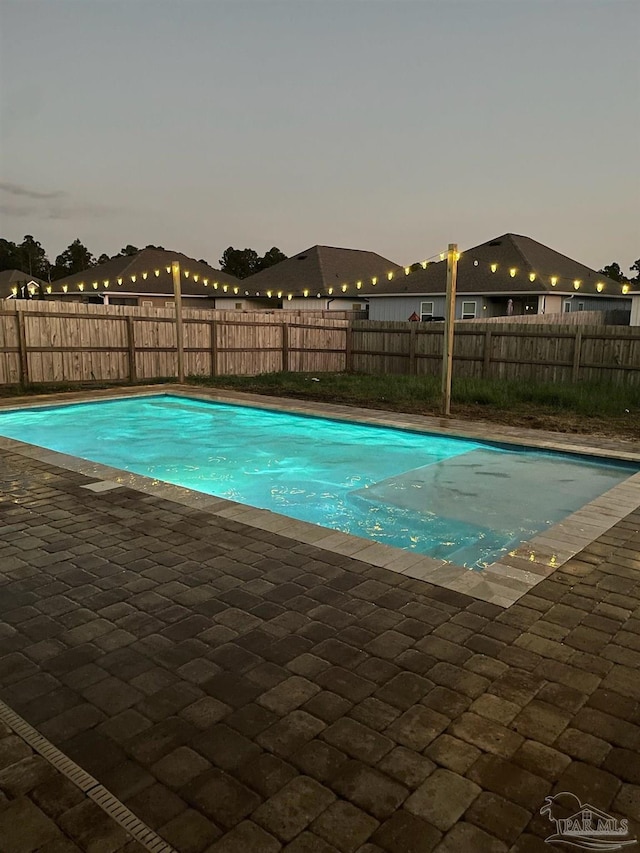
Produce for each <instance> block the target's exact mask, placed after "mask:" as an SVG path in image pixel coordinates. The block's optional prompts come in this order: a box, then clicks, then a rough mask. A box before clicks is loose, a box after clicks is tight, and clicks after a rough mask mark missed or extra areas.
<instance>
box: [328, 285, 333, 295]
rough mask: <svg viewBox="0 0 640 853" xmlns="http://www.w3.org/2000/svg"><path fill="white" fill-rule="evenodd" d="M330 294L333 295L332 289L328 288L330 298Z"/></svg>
mask: <svg viewBox="0 0 640 853" xmlns="http://www.w3.org/2000/svg"><path fill="white" fill-rule="evenodd" d="M332 293H333V288H332V287H330V288H329V296H331V294H332Z"/></svg>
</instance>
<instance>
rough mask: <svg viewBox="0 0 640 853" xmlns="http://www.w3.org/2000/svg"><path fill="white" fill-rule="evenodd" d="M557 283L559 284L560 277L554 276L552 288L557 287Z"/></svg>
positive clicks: (552, 277)
mask: <svg viewBox="0 0 640 853" xmlns="http://www.w3.org/2000/svg"><path fill="white" fill-rule="evenodd" d="M557 283H558V276H557V275H552V276H551V287H555V286H556V284H557Z"/></svg>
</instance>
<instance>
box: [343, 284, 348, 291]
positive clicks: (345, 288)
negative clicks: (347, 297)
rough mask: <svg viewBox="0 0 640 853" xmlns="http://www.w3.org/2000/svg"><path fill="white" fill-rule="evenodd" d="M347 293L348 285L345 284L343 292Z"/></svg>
mask: <svg viewBox="0 0 640 853" xmlns="http://www.w3.org/2000/svg"><path fill="white" fill-rule="evenodd" d="M346 291H347V285H346V284H343V285H342V292H343V293H346Z"/></svg>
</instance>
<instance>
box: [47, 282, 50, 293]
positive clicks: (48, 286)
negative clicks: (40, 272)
mask: <svg viewBox="0 0 640 853" xmlns="http://www.w3.org/2000/svg"><path fill="white" fill-rule="evenodd" d="M47 293H51V285H50V284H48V285H47Z"/></svg>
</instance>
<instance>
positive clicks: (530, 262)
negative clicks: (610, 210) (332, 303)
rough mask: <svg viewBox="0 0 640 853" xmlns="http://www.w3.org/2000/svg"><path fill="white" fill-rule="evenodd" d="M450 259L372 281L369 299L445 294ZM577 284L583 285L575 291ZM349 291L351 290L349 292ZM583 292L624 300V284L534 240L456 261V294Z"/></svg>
mask: <svg viewBox="0 0 640 853" xmlns="http://www.w3.org/2000/svg"><path fill="white" fill-rule="evenodd" d="M446 279H447V262H446V260H443V261H438V262H436V263H431V264H429V265H428V266H427V267H426V269H418V270H416V271H414V272H411V273H409V274H408V275H405V274H404V270H403V271H402V274H401V276H400V277H397V276H395V275H394V277H393V279H392V280H391V281H388V280H387V279H386V278H384V279H383V280H382V281H379V282H378V283H377V284H376V285H375V286H374V285H372V284H371V281H370V280H369V281H368V282H367V284H366V287H363V293H365V294H366V295H367V296H387V295H391V294H393V295H400V294H429V295H431V294H442V293H445V292H446ZM576 282H579V284H578V285H577V287H576V284H575V283H576ZM350 290H351V288H350ZM576 290H579V291H580V293H587V294H596V295H600V294H602V295H606V296H622V295H623V290H622V284H621V283H620V282H617V281H614V280H613V279H610V278H608V277H607V276H605V275H602V274H601V273H598V272H596V271H595V270H592V269H590V268H589V267H587V266H585V265H584V264H581V263H580V262H579V261H574V260H572V259H571V258H568V257H567V256H566V255H562V254H561V253H560V252H556V251H555V250H554V249H550V248H549V247H548V246H544V245H543V244H542V243H538V242H537V241H536V240H532V239H531V238H530V237H523V236H521V235H519V234H503V235H502V236H501V237H495V238H494V239H492V240H489V241H487V242H486V243H481V244H480V245H479V246H474V247H473V248H471V249H467V250H465V251H463V252H462V254H461V256H460V259H459V261H458V278H457V292H458V293H474V294H485V295H491V294H510V293H514V294H516V293H521V294H525V293H527V294H536V293H561V294H574V293H575V292H576Z"/></svg>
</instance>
